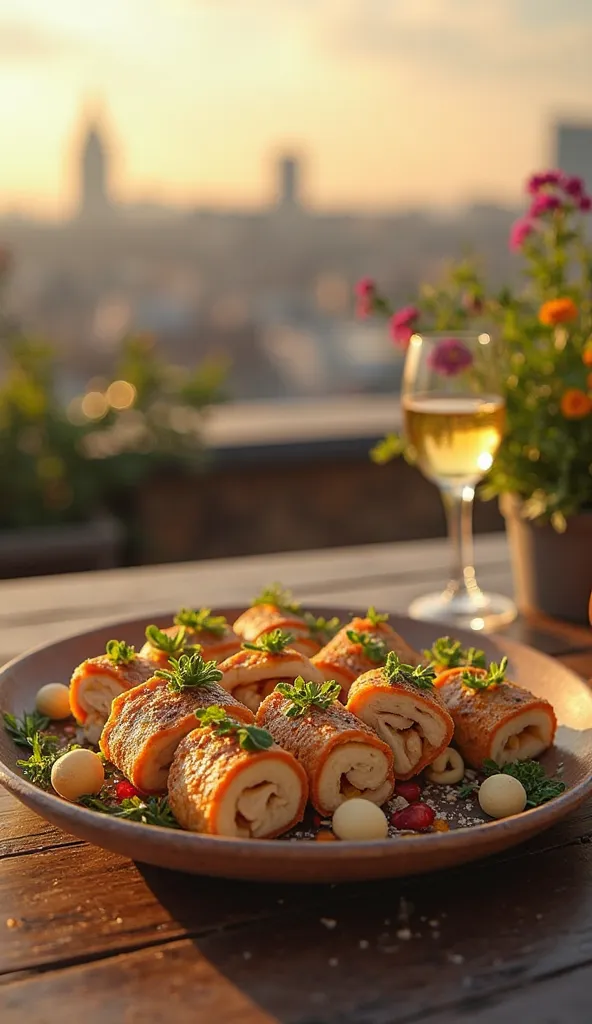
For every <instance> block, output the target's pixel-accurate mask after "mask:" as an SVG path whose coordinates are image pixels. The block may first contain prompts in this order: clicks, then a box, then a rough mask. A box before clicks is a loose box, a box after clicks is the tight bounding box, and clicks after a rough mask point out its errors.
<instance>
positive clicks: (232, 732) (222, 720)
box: [195, 704, 273, 753]
mask: <svg viewBox="0 0 592 1024" xmlns="http://www.w3.org/2000/svg"><path fill="white" fill-rule="evenodd" d="M195 717H196V718H197V720H198V722H199V724H200V726H202V727H205V726H206V725H209V726H211V728H212V731H213V732H214V734H215V735H216V736H234V737H235V739H236V740H237V742H238V745H239V746H240V748H241V750H248V751H249V752H250V753H255V752H256V751H258V750H268V749H269V747H271V745H272V744H273V736H272V735H271V733H269V732H268V731H267V729H260V728H259V727H258V726H256V725H244V724H243V723H242V722H237V721H236V720H235V719H234V718H231V717H230V715H229V714H228V713H227V712H226V711H225V710H224V708H221V707H219V706H218V705H217V704H213V705H212V706H211V707H209V708H201V709H198V710H197V711H196V712H195Z"/></svg>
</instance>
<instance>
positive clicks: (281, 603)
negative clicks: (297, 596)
mask: <svg viewBox="0 0 592 1024" xmlns="http://www.w3.org/2000/svg"><path fill="white" fill-rule="evenodd" d="M258 604H272V605H274V606H275V607H276V608H280V609H281V611H283V612H291V613H292V614H293V615H302V605H301V604H300V602H299V601H295V600H294V595H293V593H292V591H291V590H287V589H286V588H285V587H283V586H282V584H281V583H272V584H271V585H270V586H269V587H265V589H264V590H262V591H261V593H260V594H258V595H257V597H254V598H253V600H252V602H251V607H254V606H255V605H258Z"/></svg>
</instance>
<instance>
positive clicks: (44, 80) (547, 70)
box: [0, 0, 592, 217]
mask: <svg viewBox="0 0 592 1024" xmlns="http://www.w3.org/2000/svg"><path fill="white" fill-rule="evenodd" d="M591 43H592V11H590V9H589V7H588V6H587V5H586V4H585V3H583V2H582V0H565V2H564V3H563V4H562V5H561V9H560V10H558V9H557V5H556V4H554V3H551V0H537V2H535V0H499V2H497V3H496V4H495V5H489V6H488V7H487V8H486V7H485V5H475V4H473V3H470V2H469V0H446V2H445V0H414V3H413V4H410V3H402V2H397V0H364V2H362V0H284V3H282V4H279V5H278V4H277V3H275V4H274V3H272V2H271V0H217V2H216V3H213V2H212V0H142V2H141V0H126V2H125V3H121V2H117V0H105V2H104V3H103V4H102V5H101V6H100V7H93V8H92V9H89V8H88V6H87V5H80V4H79V3H78V2H77V0H54V2H53V3H52V4H51V5H47V4H46V3H45V0H4V4H3V10H2V13H1V14H0V55H1V56H2V61H1V62H0V131H1V132H2V137H3V138H4V140H9V144H7V142H6V141H5V145H4V147H3V174H2V185H1V187H0V212H1V213H6V212H8V211H11V210H18V211H20V212H22V213H30V214H32V215H37V216H39V215H41V216H44V217H59V216H64V215H69V214H70V213H71V212H72V210H73V208H74V205H75V201H76V189H75V178H74V174H75V166H76V159H75V158H76V151H77V147H78V146H79V144H80V131H81V117H80V111H81V109H82V108H83V107H84V104H85V102H87V100H88V97H89V96H95V97H97V96H98V97H100V99H101V102H102V104H103V106H104V111H105V119H106V125H107V130H108V132H109V135H110V137H112V139H113V150H114V166H113V188H114V193H115V195H116V196H117V198H118V199H120V200H121V201H122V202H124V203H125V202H137V201H141V200H146V199H148V200H150V199H151V200H156V201H159V202H165V203H167V204H170V205H179V206H187V205H208V204H211V205H221V206H232V205H243V206H258V205H262V204H265V203H266V202H268V201H269V196H270V193H271V190H272V188H273V176H274V173H275V169H274V161H275V159H276V157H277V155H278V153H279V152H280V151H282V150H286V151H295V152H296V153H298V154H302V155H303V156H304V157H305V162H306V174H305V179H304V192H305V197H306V198H307V200H308V201H309V202H310V204H311V205H312V206H316V207H324V208H331V207H333V208H335V207H346V206H351V207H357V208H364V207H366V208H371V207H375V208H380V207H386V208H391V209H393V208H397V207H404V206H418V205H421V206H433V207H446V206H447V205H459V204H462V203H467V202H471V201H473V200H479V199H485V200H487V199H490V200H495V201H500V202H505V203H508V204H513V203H514V202H516V200H517V198H518V195H519V191H520V188H521V184H522V180H523V178H524V177H525V176H526V175H527V174H528V173H529V172H530V171H531V170H533V169H535V168H536V167H538V166H539V165H540V164H541V163H544V162H545V160H546V159H548V157H549V153H550V125H551V122H552V121H553V120H555V119H556V118H558V117H561V116H565V115H567V116H571V117H576V118H581V119H584V120H585V119H586V118H587V117H589V115H590V110H591V108H590V104H589V102H588V101H587V100H586V96H587V95H590V94H591V92H592V66H591V65H590V64H589V60H588V54H589V51H590V44H591Z"/></svg>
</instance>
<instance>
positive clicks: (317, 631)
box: [304, 612, 341, 644]
mask: <svg viewBox="0 0 592 1024" xmlns="http://www.w3.org/2000/svg"><path fill="white" fill-rule="evenodd" d="M304 621H305V623H306V625H307V626H308V632H309V633H310V635H311V637H313V639H314V640H318V641H319V643H322V644H326V643H328V642H329V640H331V639H332V638H333V637H334V636H335V634H336V633H338V632H339V630H340V629H341V622H340V621H339V619H338V618H337V616H336V615H334V616H333V618H332V619H324V618H323V616H322V615H319V617H318V618H317V617H316V616H314V615H313V614H312V612H305V613H304Z"/></svg>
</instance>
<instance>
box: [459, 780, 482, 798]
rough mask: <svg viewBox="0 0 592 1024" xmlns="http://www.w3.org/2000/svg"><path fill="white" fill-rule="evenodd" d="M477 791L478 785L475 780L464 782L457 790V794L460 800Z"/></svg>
mask: <svg viewBox="0 0 592 1024" xmlns="http://www.w3.org/2000/svg"><path fill="white" fill-rule="evenodd" d="M478 792H479V786H478V784H477V783H476V782H465V783H464V785H462V786H461V787H460V789H459V790H458V796H459V797H460V798H461V800H466V799H467V798H468V797H470V796H474V795H475V793H478Z"/></svg>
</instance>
